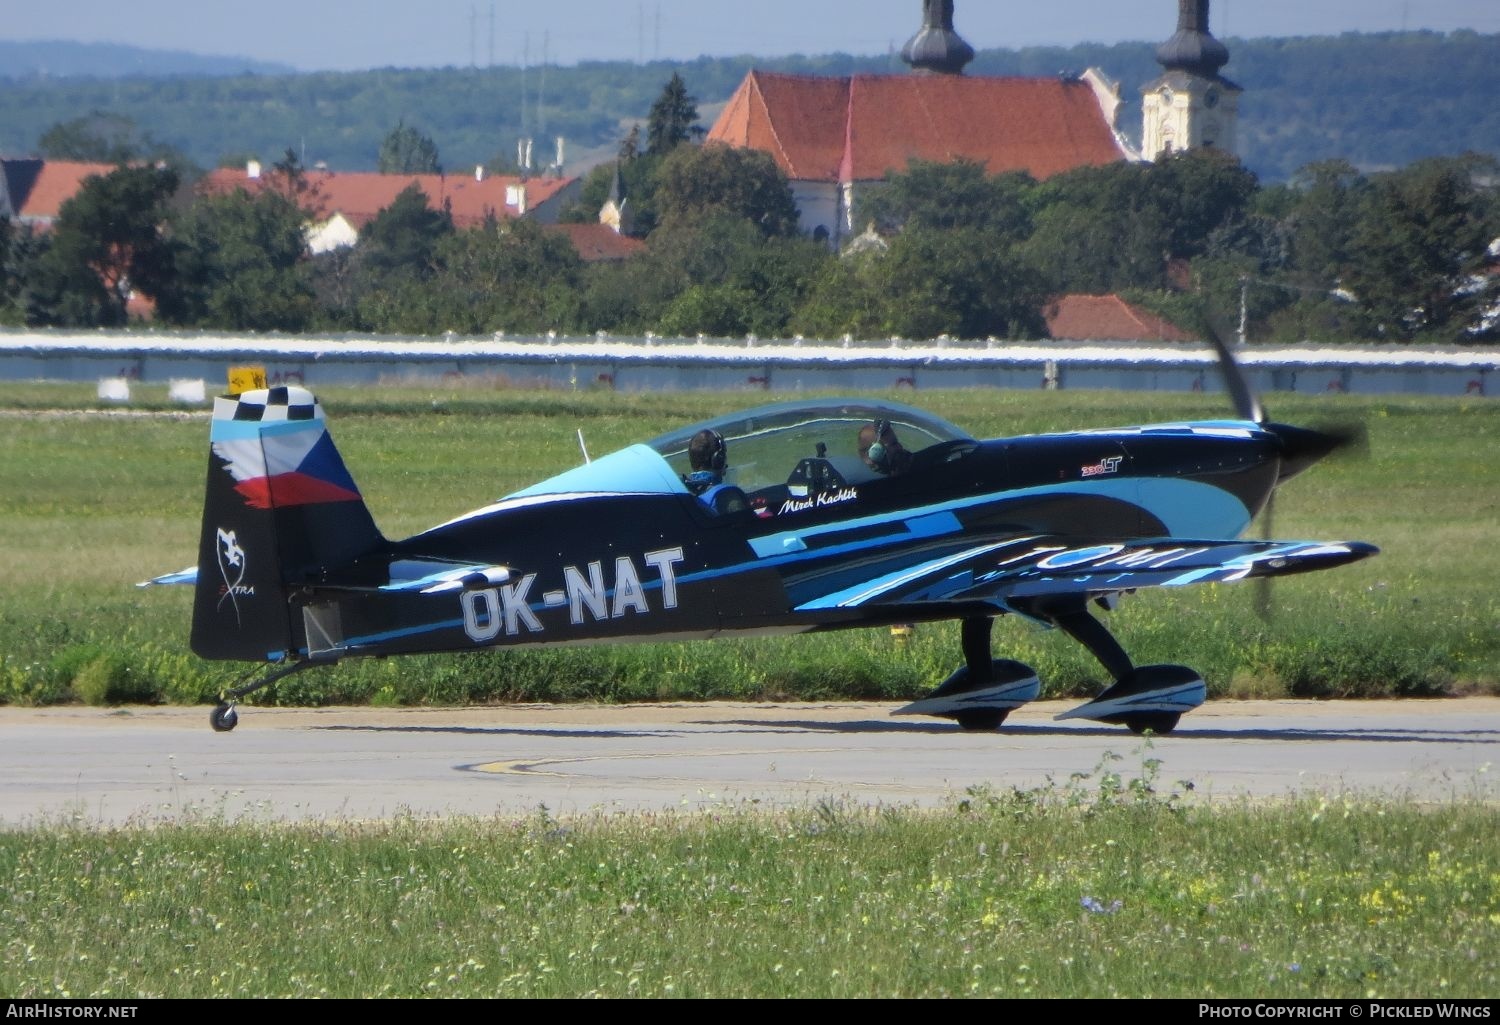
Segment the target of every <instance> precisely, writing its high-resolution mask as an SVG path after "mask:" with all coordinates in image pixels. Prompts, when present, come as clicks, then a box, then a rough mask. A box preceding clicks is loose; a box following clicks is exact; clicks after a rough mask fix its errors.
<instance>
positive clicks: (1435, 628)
mask: <svg viewBox="0 0 1500 1025" xmlns="http://www.w3.org/2000/svg"><path fill="white" fill-rule="evenodd" d="M136 393H137V396H138V402H137V404H136V406H135V407H133V408H134V409H135V410H136V411H149V410H151V409H153V408H155V409H159V410H161V411H162V412H163V414H164V415H160V416H146V415H119V414H118V413H114V414H110V413H100V414H97V415H83V416H80V415H55V414H52V413H49V412H47V411H48V410H57V409H68V410H78V409H85V408H89V407H92V406H94V405H95V402H94V400H93V397H92V394H91V390H90V389H88V388H86V387H82V386H74V385H25V386H21V385H5V386H3V387H0V584H3V587H0V702H13V703H45V702H53V701H63V700H76V699H81V700H88V701H95V702H107V701H132V700H133V701H174V702H201V701H206V700H210V699H212V698H213V696H214V695H216V694H217V692H218V690H219V689H220V687H221V686H223V685H224V684H225V683H226V682H227V681H229V680H230V679H232V678H233V677H234V676H235V675H236V674H237V673H238V672H239V671H240V670H241V669H242V668H243V667H238V666H226V665H222V664H209V663H203V662H201V661H199V660H198V659H196V658H194V657H193V656H192V655H190V654H188V653H187V651H186V635H187V625H188V618H189V606H190V598H191V596H190V594H189V593H188V591H187V589H181V588H171V589H152V590H150V591H139V590H136V589H135V588H134V587H133V586H132V585H133V584H134V583H135V582H136V581H139V580H143V579H146V578H147V577H150V576H154V575H157V574H159V573H163V572H167V571H170V570H175V569H178V568H181V567H182V566H185V565H188V564H190V563H191V562H192V561H193V559H194V556H195V544H196V536H197V530H198V517H199V512H200V503H201V499H202V487H203V474H204V468H205V465H206V459H207V456H206V447H207V430H208V425H207V421H206V418H205V417H204V416H203V415H202V414H198V415H196V416H194V415H167V414H170V413H171V409H170V407H169V405H168V403H167V402H166V397H165V394H164V392H163V394H161V395H160V396H153V394H152V392H151V390H150V389H149V388H137V389H136ZM143 393H144V395H145V400H144V402H142V401H139V396H141V395H142V394H143ZM778 397H791V396H776V395H764V394H762V393H755V394H748V393H734V394H703V393H678V394H616V393H608V392H581V393H566V392H556V391H540V392H537V391H519V390H508V389H504V388H496V387H483V386H471V387H467V388H456V387H450V388H445V389H431V388H419V387H411V386H405V387H400V386H397V387H390V388H381V389H371V390H365V391H354V390H347V389H343V390H341V389H330V390H327V391H326V392H325V393H323V394H321V395H320V398H321V399H322V400H323V403H324V406H325V408H326V409H327V410H328V412H329V418H330V427H331V430H332V432H333V434H334V436H335V438H336V439H337V440H338V442H339V445H340V448H341V449H342V451H343V453H344V456H345V459H346V461H347V462H348V464H349V466H350V468H351V470H352V472H353V473H354V474H355V476H356V478H357V479H358V480H359V481H360V484H361V487H362V489H363V490H364V492H365V495H366V498H367V500H368V502H369V504H370V507H371V509H372V510H373V511H374V513H375V516H376V519H377V521H378V522H379V524H380V526H381V528H382V529H383V530H384V531H385V532H386V533H387V534H388V535H390V536H404V535H405V534H408V533H411V532H414V531H417V530H420V529H422V528H425V527H428V526H431V525H433V524H434V523H437V522H441V521H442V520H444V519H447V518H449V517H450V516H452V515H454V514H456V513H459V512H462V511H465V510H467V509H470V508H474V507H476V506H478V505H481V504H483V503H485V502H488V501H490V500H492V499H494V498H496V497H499V496H500V495H503V494H506V493H508V492H510V491H513V490H515V489H517V488H520V487H523V486H525V485H527V484H529V483H532V482H534V481H536V480H538V479H540V478H542V477H544V476H547V475H549V474H551V473H555V472H557V471H559V470H562V469H565V468H567V467H569V466H572V465H574V464H576V463H577V461H578V451H577V440H576V433H575V432H576V431H577V430H578V429H580V428H581V429H582V430H583V432H584V435H585V437H586V439H587V441H588V445H589V448H590V450H591V451H592V452H594V453H596V454H597V453H600V452H604V451H608V450H611V449H613V448H616V447H620V446H622V445H624V444H627V443H629V442H631V441H634V440H639V439H641V438H645V437H649V436H651V435H654V434H656V433H659V432H660V431H663V430H666V429H667V428H669V427H673V426H676V425H680V424H682V423H684V422H689V421H692V420H697V419H702V418H706V417H709V416H712V415H716V414H718V413H721V412H725V411H727V410H729V409H732V408H737V407H744V406H748V405H752V404H754V403H756V402H758V401H761V400H762V399H774V398H778ZM153 398H154V399H155V401H154V402H153ZM897 398H899V399H901V400H903V401H912V400H913V398H915V401H917V402H918V403H919V404H921V405H923V406H924V407H926V408H929V409H931V410H932V411H934V412H936V413H938V414H939V415H941V416H944V417H946V418H948V419H950V420H952V421H954V422H956V423H958V424H960V425H961V426H964V427H966V428H967V429H969V430H970V431H971V432H973V433H974V434H976V435H978V436H995V435H1003V434H1019V433H1029V432H1037V431H1048V430H1065V429H1071V428H1077V427H1084V426H1116V425H1121V424H1130V423H1140V422H1151V421H1160V420H1178V419H1186V418H1192V417H1205V416H1206V417H1218V416H1222V415H1224V412H1225V407H1226V405H1227V401H1226V400H1224V399H1223V398H1222V397H1216V396H1212V395H1209V396H1203V395H1198V396H1193V395H1178V394H1157V393H1145V394H1143V393H1083V392H1041V391H1038V392H1003V391H955V392H933V393H922V394H920V395H917V396H915V397H913V396H911V395H909V394H903V395H900V396H897ZM1268 404H1269V405H1270V407H1271V410H1272V412H1273V413H1274V414H1275V415H1276V417H1277V418H1279V419H1282V420H1286V421H1289V422H1293V423H1312V424H1316V423H1317V422H1319V421H1320V420H1346V419H1358V420H1362V421H1363V422H1365V423H1366V424H1367V425H1368V428H1369V436H1370V450H1371V454H1370V456H1369V457H1368V458H1367V459H1364V460H1344V461H1340V462H1336V463H1329V464H1325V465H1321V466H1319V467H1316V468H1315V469H1313V470H1312V471H1311V472H1309V473H1308V474H1306V475H1304V476H1302V477H1300V478H1298V479H1297V480H1295V481H1293V482H1292V483H1291V484H1289V485H1288V486H1287V487H1286V488H1284V489H1283V491H1282V494H1281V495H1280V497H1279V499H1278V502H1277V509H1276V511H1277V522H1276V534H1277V536H1279V537H1286V538H1292V539H1303V538H1309V539H1330V540H1332V539H1358V540H1366V541H1371V542H1374V543H1375V544H1377V545H1380V546H1381V548H1382V549H1383V551H1382V554H1381V555H1380V556H1378V557H1376V558H1374V559H1371V560H1367V561H1365V562H1363V563H1359V564H1357V565H1355V566H1351V567H1347V568H1344V569H1340V570H1336V571H1332V572H1328V573H1321V574H1310V575H1308V576H1304V577H1297V578H1293V579H1289V580H1286V581H1282V582H1278V584H1277V588H1276V591H1275V608H1274V614H1273V617H1272V619H1271V621H1270V622H1269V623H1267V622H1262V621H1261V620H1259V619H1258V618H1256V616H1255V615H1254V610H1253V606H1254V601H1253V595H1252V593H1251V589H1250V588H1249V587H1246V586H1241V587H1235V586H1226V587H1203V588H1189V589H1185V590H1183V591H1180V592H1175V593H1171V594H1168V593H1157V592H1144V593H1142V594H1140V595H1137V596H1135V597H1134V598H1132V599H1129V600H1127V601H1126V602H1125V603H1124V605H1123V607H1122V608H1121V609H1120V610H1119V611H1118V612H1116V613H1114V614H1113V616H1112V617H1111V620H1110V622H1111V626H1112V628H1113V629H1115V631H1116V632H1117V634H1118V636H1119V637H1120V639H1121V641H1122V642H1123V643H1124V644H1125V645H1126V647H1127V648H1128V649H1129V650H1130V651H1131V653H1132V655H1133V656H1135V658H1136V659H1137V661H1139V662H1142V663H1145V662H1186V663H1188V664H1190V665H1193V666H1194V667H1195V668H1198V669H1200V670H1201V671H1203V672H1204V674H1205V676H1206V677H1207V679H1208V683H1209V686H1210V691H1211V693H1212V694H1215V695H1220V696H1222V695H1244V696H1275V695H1279V694H1294V695H1312V696H1361V695H1403V694H1405V695H1432V694H1443V693H1455V692H1467V693H1473V692H1484V693H1494V692H1496V691H1497V690H1500V599H1497V598H1496V596H1495V591H1494V587H1493V581H1494V580H1495V579H1496V576H1497V571H1500V555H1497V553H1496V547H1495V545H1494V544H1493V542H1494V539H1495V537H1496V530H1495V525H1496V523H1497V522H1500V474H1497V473H1496V471H1495V469H1494V466H1493V459H1494V457H1495V455H1496V453H1500V403H1496V402H1494V401H1491V400H1484V399H1470V400H1462V401H1459V400H1449V401H1443V400H1435V399H1408V398H1369V397H1355V396H1317V397H1304V396H1297V395H1280V394H1273V395H1271V396H1268ZM996 654H997V655H1001V656H1008V657H1015V658H1019V659H1021V660H1023V661H1026V662H1028V663H1030V664H1032V665H1035V666H1036V667H1037V668H1038V669H1039V670H1040V671H1041V675H1042V679H1043V682H1044V684H1045V686H1046V692H1047V694H1048V695H1049V696H1061V695H1075V694H1089V693H1092V692H1093V691H1094V690H1095V689H1096V687H1097V686H1098V685H1099V683H1100V682H1101V677H1102V670H1101V669H1100V668H1099V667H1098V665H1097V664H1096V663H1094V662H1093V660H1092V659H1091V658H1090V657H1089V656H1088V655H1087V654H1086V653H1085V652H1084V651H1083V650H1082V649H1081V648H1080V647H1079V646H1078V645H1076V644H1075V643H1073V642H1072V641H1071V640H1069V639H1068V638H1066V637H1064V636H1062V635H1061V634H1058V633H1055V632H1038V631H1035V630H1033V629H1032V628H1031V627H1029V626H1026V625H1024V624H1022V623H1019V622H1014V621H1010V620H1004V621H1002V625H1001V627H1000V628H999V629H998V630H997V632H996ZM958 662H959V654H958V643H957V631H956V628H954V627H952V626H925V627H922V628H919V629H918V631H917V632H916V634H915V636H914V637H912V638H911V639H910V640H909V641H908V642H905V643H899V642H898V641H896V640H895V639H893V638H892V637H891V636H890V635H889V633H887V632H885V631H855V632H850V633H842V634H831V635H820V636H814V637H807V638H797V639H763V640H739V641H721V642H714V643H708V644H703V643H699V644H691V645H682V644H657V645H644V646H639V647H604V648H582V649H536V650H533V651H521V652H510V653H501V654H476V655H466V656H440V657H415V658H407V659H393V660H389V661H382V662H360V661H352V662H348V663H345V664H343V665H340V666H339V667H337V668H335V669H333V670H329V671H319V672H316V673H309V674H303V675H302V676H299V677H297V678H294V679H293V680H291V681H288V682H287V683H286V684H283V685H279V686H278V687H277V688H275V689H274V690H273V691H272V692H271V693H269V694H265V695H261V696H260V697H261V699H262V700H269V701H278V702H282V703H314V704H316V703H336V702H363V701H374V702H378V703H384V704H408V703H433V704H451V703H464V702H473V701H509V700H570V699H590V700H602V701H628V700H643V699H644V700H657V699H669V698H670V699H684V698H686V699H692V698H710V697H713V698H730V699H733V698H755V699H765V698H774V699H785V698H799V697H803V698H809V699H827V698H838V697H848V698H856V697H857V698H871V699H887V698H888V699H892V700H896V699H905V698H910V697H915V696H917V695H919V694H921V693H922V692H924V691H925V690H927V689H928V688H930V687H931V686H932V685H933V684H934V683H935V682H936V681H938V680H940V679H942V678H943V677H944V676H945V675H946V674H947V673H948V672H949V671H950V670H951V669H952V668H953V666H955V665H956V664H958Z"/></svg>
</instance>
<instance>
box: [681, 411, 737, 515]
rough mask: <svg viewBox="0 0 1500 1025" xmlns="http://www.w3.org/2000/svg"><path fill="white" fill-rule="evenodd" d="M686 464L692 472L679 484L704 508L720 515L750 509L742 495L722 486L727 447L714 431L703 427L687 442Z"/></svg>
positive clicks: (731, 486) (725, 468)
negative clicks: (685, 486)
mask: <svg viewBox="0 0 1500 1025" xmlns="http://www.w3.org/2000/svg"><path fill="white" fill-rule="evenodd" d="M688 464H689V465H690V466H691V467H692V472H691V473H689V474H688V475H687V476H686V477H684V478H682V482H683V483H684V484H686V485H687V489H688V490H689V491H691V492H692V493H693V494H695V495H697V496H698V500H699V501H700V502H702V503H703V504H704V505H706V506H708V507H709V508H710V509H712V510H713V511H714V512H716V513H719V514H721V515H722V514H724V513H736V512H743V511H744V510H746V509H748V508H750V503H749V502H748V501H747V500H746V498H745V492H744V491H742V490H740V489H739V488H737V487H735V486H734V485H733V484H725V483H724V473H725V471H727V470H728V469H729V446H728V445H726V444H725V443H724V436H723V435H721V434H720V433H719V432H718V431H715V430H711V429H710V428H707V427H705V428H704V429H703V430H701V431H699V432H698V433H697V434H695V435H693V438H692V440H691V441H689V442H688Z"/></svg>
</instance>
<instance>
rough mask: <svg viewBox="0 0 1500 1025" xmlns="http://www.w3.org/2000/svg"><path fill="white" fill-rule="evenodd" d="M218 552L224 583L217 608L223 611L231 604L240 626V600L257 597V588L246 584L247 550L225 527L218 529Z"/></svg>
mask: <svg viewBox="0 0 1500 1025" xmlns="http://www.w3.org/2000/svg"><path fill="white" fill-rule="evenodd" d="M216 550H217V552H218V556H219V576H221V577H223V578H224V583H223V585H222V586H221V587H220V588H219V604H218V606H216V608H217V609H220V610H221V609H223V608H224V603H225V602H226V601H227V602H229V604H230V607H231V608H233V609H234V621H235V624H236V625H240V622H241V620H240V599H241V598H254V597H255V588H254V587H251V586H249V585H247V584H245V583H244V580H245V570H246V569H247V568H248V563H249V560H248V559H247V557H246V555H245V550H244V549H243V548H241V547H240V540H239V538H238V537H237V536H236V535H235V532H234V531H232V530H225V529H224V528H223V527H220V528H218V544H217V545H216Z"/></svg>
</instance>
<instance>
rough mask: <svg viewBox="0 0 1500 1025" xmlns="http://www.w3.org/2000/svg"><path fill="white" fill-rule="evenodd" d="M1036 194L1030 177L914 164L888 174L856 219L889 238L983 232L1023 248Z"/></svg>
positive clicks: (957, 165) (967, 165) (965, 163)
mask: <svg viewBox="0 0 1500 1025" xmlns="http://www.w3.org/2000/svg"><path fill="white" fill-rule="evenodd" d="M1035 188H1036V182H1035V181H1034V180H1033V179H1032V178H1031V176H1030V175H1028V174H1025V173H1015V174H1006V175H1000V176H998V177H991V176H990V175H989V174H988V172H986V171H985V169H984V165H983V164H980V163H978V162H977V161H973V160H956V161H953V162H952V163H947V164H942V163H937V162H935V161H928V160H914V161H912V162H911V164H910V165H909V166H908V167H907V169H906V170H905V171H902V172H899V173H898V172H891V173H889V174H887V175H886V179H885V182H884V184H882V185H881V186H879V187H878V188H877V189H875V190H873V191H872V192H871V193H870V194H869V196H868V197H867V198H865V199H862V200H860V203H859V206H858V212H857V214H856V218H857V221H858V223H860V224H864V223H866V222H868V221H874V222H875V223H876V225H877V226H878V227H880V228H881V229H882V230H883V231H886V232H888V233H889V232H893V231H900V230H901V229H903V228H905V227H907V226H911V227H914V228H926V229H929V230H936V231H945V230H948V229H950V228H980V229H983V230H986V231H995V232H998V233H1000V235H1001V236H1002V237H1004V238H1005V239H1006V240H1007V241H1008V242H1019V241H1021V240H1022V239H1024V238H1026V237H1027V236H1029V235H1030V234H1031V230H1032V224H1031V213H1030V210H1029V209H1028V204H1029V202H1030V197H1031V193H1032V192H1033V191H1034V190H1035Z"/></svg>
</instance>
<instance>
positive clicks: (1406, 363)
mask: <svg viewBox="0 0 1500 1025" xmlns="http://www.w3.org/2000/svg"><path fill="white" fill-rule="evenodd" d="M1237 356H1238V359H1239V360H1240V362H1241V363H1242V364H1243V365H1244V367H1245V370H1246V373H1247V374H1248V376H1249V377H1250V379H1251V382H1252V384H1253V385H1254V386H1255V387H1256V388H1257V389H1259V390H1261V391H1263V392H1276V391H1294V392H1303V393H1327V392H1352V393H1361V394H1422V395H1448V396H1479V397H1489V396H1493V395H1495V394H1496V393H1497V391H1500V379H1497V378H1495V377H1494V373H1495V370H1496V367H1497V366H1500V349H1464V348H1458V347H1453V348H1447V347H1413V346H1405V345H1377V346H1357V345H1303V346H1262V345H1249V346H1244V347H1242V348H1241V349H1239V350H1238V353H1237ZM244 363H255V364H261V365H264V366H265V367H266V369H267V374H268V376H269V378H270V379H271V381H272V383H273V384H278V383H297V384H307V385H321V384H339V385H344V384H376V383H381V382H403V383H411V382H416V381H422V380H432V379H438V380H449V381H452V380H455V379H473V380H474V381H476V382H485V381H492V382H495V383H506V384H512V385H515V386H520V387H536V388H555V389H616V390H622V391H652V390H704V389H713V390H772V389H775V390H777V391H798V390H806V391H839V390H844V391H884V390H901V389H912V390H924V389H934V388H968V387H995V388H1011V389H1030V388H1044V389H1063V388H1067V389H1106V388H1108V389H1125V390H1145V391H1219V390H1222V379H1221V378H1220V375H1219V372H1218V368H1217V361H1216V359H1215V356H1214V354H1213V351H1212V350H1211V349H1210V348H1209V347H1208V346H1207V345H1191V344H1165V343H1163V344H1151V343H1145V344H1143V343H1138V342H1116V343H1075V342H1054V341H1042V342H1025V341H1023V342H1002V341H995V340H991V341H980V342H959V341H949V340H946V339H939V340H936V341H921V342H915V341H908V340H903V339H885V340H876V341H869V340H865V341H860V340H855V339H853V338H846V339H844V340H842V341H833V342H829V341H813V340H804V339H790V340H788V339H777V340H774V341H771V340H764V341H763V340H760V339H757V338H754V337H751V338H741V339H728V338H712V339H710V338H660V337H656V336H653V335H646V336H643V337H629V338H627V337H614V336H608V335H603V334H601V335H598V336H590V337H584V338H579V337H565V336H559V335H542V336H525V337H519V336H518V337H509V336H505V335H501V334H497V335H494V336H491V337H486V338H473V337H459V336H456V335H447V336H444V337H440V338H430V337H429V338H385V337H373V336H359V335H343V336H277V335H254V334H209V333H196V332H195V333H186V332H183V333H174V332H165V331H130V330H122V331H98V332H66V331H8V332H0V380H12V381H15V380H64V381H92V380H103V379H112V380H118V379H123V380H124V381H126V382H129V381H139V382H162V383H166V382H169V381H179V380H191V379H195V378H196V379H206V380H208V381H210V382H214V383H217V382H218V381H221V380H223V377H224V371H225V368H226V366H229V365H235V364H244Z"/></svg>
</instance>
